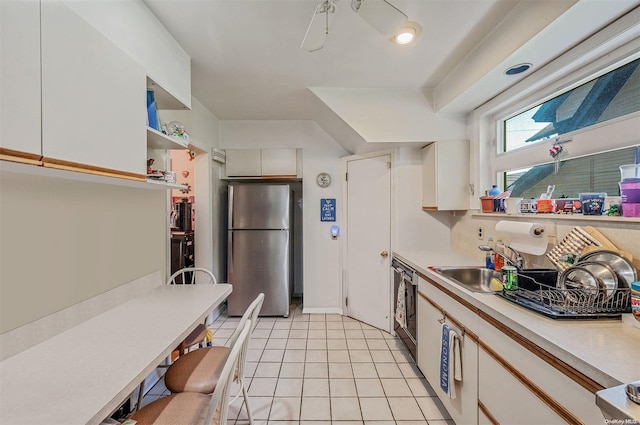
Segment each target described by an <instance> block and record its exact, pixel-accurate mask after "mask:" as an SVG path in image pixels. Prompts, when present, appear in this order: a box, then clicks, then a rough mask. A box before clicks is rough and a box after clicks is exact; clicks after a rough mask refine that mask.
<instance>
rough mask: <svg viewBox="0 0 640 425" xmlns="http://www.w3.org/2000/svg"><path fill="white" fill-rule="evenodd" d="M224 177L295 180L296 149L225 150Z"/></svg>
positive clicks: (298, 167)
mask: <svg viewBox="0 0 640 425" xmlns="http://www.w3.org/2000/svg"><path fill="white" fill-rule="evenodd" d="M225 152H226V155H227V158H226V164H225V170H226V177H229V178H231V177H264V178H296V177H298V176H299V174H301V173H300V172H299V170H300V168H301V167H300V164H299V161H298V156H299V155H298V149H293V148H292V149H227V150H226V151H225Z"/></svg>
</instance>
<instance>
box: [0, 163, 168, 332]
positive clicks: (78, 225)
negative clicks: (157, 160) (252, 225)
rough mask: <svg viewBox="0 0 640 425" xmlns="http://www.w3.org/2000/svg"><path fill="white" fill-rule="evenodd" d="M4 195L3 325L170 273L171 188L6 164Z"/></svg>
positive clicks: (0, 215) (0, 246)
mask: <svg viewBox="0 0 640 425" xmlns="http://www.w3.org/2000/svg"><path fill="white" fill-rule="evenodd" d="M33 168H36V167H33ZM0 195H1V197H0V325H1V326H0V333H4V332H6V331H9V330H12V329H15V328H18V327H20V326H22V325H25V324H27V323H30V322H33V321H35V320H38V319H40V318H42V317H45V316H47V315H49V314H51V313H54V312H56V311H59V310H62V309H65V308H67V307H69V306H72V305H74V304H76V303H79V302H81V301H84V300H88V299H90V298H92V297H95V296H96V295H99V294H102V293H104V292H106V291H109V290H111V289H114V288H117V287H119V286H120V285H124V284H126V283H128V282H131V281H132V280H135V279H138V278H140V277H142V276H145V275H147V274H149V273H153V272H155V271H158V270H159V271H160V272H161V274H162V279H164V278H165V270H166V262H165V252H166V250H167V243H166V238H165V233H164V231H165V229H166V217H167V210H166V203H165V199H166V191H165V190H157V189H137V188H131V187H122V186H116V185H111V184H102V183H90V182H85V181H79V180H66V179H59V178H54V177H46V176H42V175H27V174H15V173H10V172H4V171H3V172H1V173H0Z"/></svg>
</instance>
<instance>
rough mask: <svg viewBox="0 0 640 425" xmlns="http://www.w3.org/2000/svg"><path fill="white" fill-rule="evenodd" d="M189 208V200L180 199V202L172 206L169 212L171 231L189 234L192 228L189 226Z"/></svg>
mask: <svg viewBox="0 0 640 425" xmlns="http://www.w3.org/2000/svg"><path fill="white" fill-rule="evenodd" d="M191 208H192V204H191V202H189V198H182V200H181V201H180V202H176V203H174V204H173V209H172V211H171V230H179V231H182V232H191V231H192V230H193V226H192V224H191Z"/></svg>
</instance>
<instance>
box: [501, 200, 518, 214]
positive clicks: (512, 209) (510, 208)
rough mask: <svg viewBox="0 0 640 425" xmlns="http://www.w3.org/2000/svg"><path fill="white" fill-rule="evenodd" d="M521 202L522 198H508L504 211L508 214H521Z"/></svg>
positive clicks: (505, 201)
mask: <svg viewBox="0 0 640 425" xmlns="http://www.w3.org/2000/svg"><path fill="white" fill-rule="evenodd" d="M520 202H522V198H511V197H509V198H507V199H505V200H504V210H505V212H506V213H507V214H520V213H521V211H520Z"/></svg>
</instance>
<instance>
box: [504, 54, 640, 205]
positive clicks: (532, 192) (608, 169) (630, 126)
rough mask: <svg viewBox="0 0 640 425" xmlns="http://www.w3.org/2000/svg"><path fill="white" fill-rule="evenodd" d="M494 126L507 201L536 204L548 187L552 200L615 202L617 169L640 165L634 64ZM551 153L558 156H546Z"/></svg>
mask: <svg viewBox="0 0 640 425" xmlns="http://www.w3.org/2000/svg"><path fill="white" fill-rule="evenodd" d="M636 57H637V56H636ZM498 127H499V129H500V132H501V134H500V135H501V136H502V137H501V138H500V139H499V140H501V143H499V144H498V147H497V151H498V152H497V156H496V160H495V162H494V165H495V167H496V170H497V171H499V173H498V181H502V182H503V187H504V188H505V190H509V191H511V192H512V196H518V197H525V198H537V197H539V196H540V194H541V193H544V192H546V190H547V186H548V185H552V184H553V185H555V186H556V189H555V192H554V197H560V196H566V197H577V195H578V194H579V193H581V192H606V193H607V194H608V195H610V196H616V195H618V194H619V192H620V191H619V187H618V182H619V181H620V169H619V167H620V165H625V164H633V163H637V162H638V161H639V159H640V158H639V157H638V156H639V155H640V59H635V60H631V61H629V60H627V63H623V64H622V65H621V66H619V67H617V68H616V69H614V70H612V71H610V72H607V73H606V74H603V75H600V76H599V77H597V78H595V79H592V80H591V81H588V82H586V83H584V84H581V85H580V86H578V87H575V88H573V89H571V90H569V91H565V92H563V93H560V94H558V95H557V96H555V97H553V98H552V99H550V100H547V101H545V102H543V103H539V104H537V105H536V106H534V107H532V108H529V109H528V110H526V111H524V112H522V113H519V114H517V115H515V116H512V117H509V118H507V119H504V120H501V121H498ZM569 142H570V143H569ZM552 149H556V150H561V152H560V153H559V154H557V155H551V150H552ZM554 153H557V152H554Z"/></svg>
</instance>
